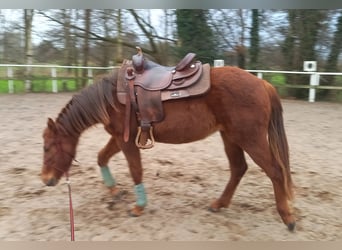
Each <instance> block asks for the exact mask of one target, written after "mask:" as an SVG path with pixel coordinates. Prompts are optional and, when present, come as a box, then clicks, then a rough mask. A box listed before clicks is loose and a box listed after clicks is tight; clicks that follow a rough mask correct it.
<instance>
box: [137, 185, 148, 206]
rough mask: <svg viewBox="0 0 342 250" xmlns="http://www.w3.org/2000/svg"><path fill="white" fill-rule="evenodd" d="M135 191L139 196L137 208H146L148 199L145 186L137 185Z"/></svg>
mask: <svg viewBox="0 0 342 250" xmlns="http://www.w3.org/2000/svg"><path fill="white" fill-rule="evenodd" d="M134 191H135V194H136V196H137V206H139V207H145V206H146V204H147V198H146V193H145V188H144V184H142V183H140V184H139V185H135V186H134Z"/></svg>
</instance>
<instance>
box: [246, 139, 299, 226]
mask: <svg viewBox="0 0 342 250" xmlns="http://www.w3.org/2000/svg"><path fill="white" fill-rule="evenodd" d="M255 136H257V138H255V140H253V141H255V142H257V143H255V144H253V145H252V144H248V145H247V146H246V147H245V148H244V149H245V151H246V152H247V153H248V154H249V156H250V157H251V158H252V159H253V161H254V162H255V163H256V164H257V165H258V166H259V167H261V168H262V169H263V170H264V171H265V173H266V175H267V176H268V177H269V178H270V179H271V181H272V185H273V190H274V195H275V201H276V206H277V211H278V213H279V215H280V217H281V219H282V221H283V222H284V224H285V225H287V227H288V229H289V230H290V231H293V230H294V229H295V225H296V222H295V218H294V216H293V215H292V213H291V209H290V207H289V204H288V198H287V195H286V190H285V180H284V176H283V173H282V170H281V168H280V166H279V163H278V162H277V161H276V160H275V159H274V157H272V154H271V150H270V148H269V144H268V142H267V139H266V136H262V135H260V134H259V135H255Z"/></svg>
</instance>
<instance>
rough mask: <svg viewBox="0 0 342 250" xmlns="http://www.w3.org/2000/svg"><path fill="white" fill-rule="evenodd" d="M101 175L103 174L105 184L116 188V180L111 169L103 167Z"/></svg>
mask: <svg viewBox="0 0 342 250" xmlns="http://www.w3.org/2000/svg"><path fill="white" fill-rule="evenodd" d="M101 174H102V178H103V181H104V184H105V185H106V186H107V187H114V186H115V184H116V183H115V180H114V178H113V176H112V174H111V173H110V171H109V168H108V167H107V166H104V167H101Z"/></svg>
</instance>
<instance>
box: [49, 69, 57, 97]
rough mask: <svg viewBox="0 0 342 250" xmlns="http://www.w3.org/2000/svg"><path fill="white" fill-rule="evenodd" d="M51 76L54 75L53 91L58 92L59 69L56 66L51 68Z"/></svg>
mask: <svg viewBox="0 0 342 250" xmlns="http://www.w3.org/2000/svg"><path fill="white" fill-rule="evenodd" d="M51 77H52V92H53V93H57V92H58V85H57V79H56V77H57V70H56V68H51Z"/></svg>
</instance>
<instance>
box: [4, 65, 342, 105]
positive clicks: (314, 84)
mask: <svg viewBox="0 0 342 250" xmlns="http://www.w3.org/2000/svg"><path fill="white" fill-rule="evenodd" d="M219 66H221V65H219ZM18 67H19V68H49V69H50V71H51V74H50V75H51V79H52V89H51V91H52V92H53V93H58V92H59V89H58V84H57V77H58V76H57V69H87V70H88V84H91V83H92V81H93V80H92V79H93V71H94V70H112V69H113V68H115V66H113V67H82V66H59V65H17V64H0V68H7V77H5V78H7V79H8V80H7V82H8V92H9V93H14V81H13V80H14V79H15V77H14V75H13V68H18ZM246 71H248V72H251V73H257V76H258V77H259V78H263V74H264V73H270V74H272V73H273V74H305V75H310V82H309V83H308V85H289V84H286V85H285V86H284V87H288V88H293V87H296V88H305V89H308V90H309V98H308V101H309V102H314V101H315V99H316V90H317V89H334V90H342V87H339V86H320V84H319V83H320V77H321V76H322V75H339V76H342V73H337V72H336V73H334V72H333V73H330V72H329V73H328V72H302V71H273V70H246ZM0 78H1V77H0Z"/></svg>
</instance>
